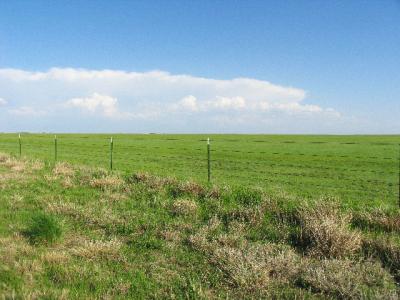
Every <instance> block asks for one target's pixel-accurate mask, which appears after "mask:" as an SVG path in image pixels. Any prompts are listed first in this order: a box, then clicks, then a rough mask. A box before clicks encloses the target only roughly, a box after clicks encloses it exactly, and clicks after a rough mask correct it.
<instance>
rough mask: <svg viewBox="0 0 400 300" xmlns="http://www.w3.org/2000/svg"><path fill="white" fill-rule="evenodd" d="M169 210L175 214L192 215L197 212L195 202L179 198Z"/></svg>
mask: <svg viewBox="0 0 400 300" xmlns="http://www.w3.org/2000/svg"><path fill="white" fill-rule="evenodd" d="M171 212H172V214H173V215H176V216H193V215H195V214H196V212H197V204H196V202H194V201H193V200H189V199H179V200H176V201H175V202H174V203H173V204H172V208H171Z"/></svg>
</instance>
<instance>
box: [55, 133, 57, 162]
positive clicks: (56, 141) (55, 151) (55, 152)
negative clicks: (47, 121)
mask: <svg viewBox="0 0 400 300" xmlns="http://www.w3.org/2000/svg"><path fill="white" fill-rule="evenodd" d="M54 162H55V163H56V162H57V135H54Z"/></svg>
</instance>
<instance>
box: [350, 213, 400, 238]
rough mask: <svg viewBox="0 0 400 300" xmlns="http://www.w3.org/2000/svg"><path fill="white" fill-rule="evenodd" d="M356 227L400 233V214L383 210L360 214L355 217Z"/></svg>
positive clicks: (353, 221) (354, 223)
mask: <svg viewBox="0 0 400 300" xmlns="http://www.w3.org/2000/svg"><path fill="white" fill-rule="evenodd" d="M352 223H353V225H354V226H356V227H359V228H363V229H370V230H377V231H383V232H400V214H399V213H397V212H396V213H389V212H385V211H383V210H381V209H377V210H374V211H372V212H358V213H356V214H354V215H353V220H352Z"/></svg>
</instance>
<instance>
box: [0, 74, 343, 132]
mask: <svg viewBox="0 0 400 300" xmlns="http://www.w3.org/2000/svg"><path fill="white" fill-rule="evenodd" d="M306 96H307V94H306V92H305V91H304V90H303V89H300V88H294V87H286V86H281V85H276V84H272V83H270V82H268V81H262V80H257V79H251V78H234V79H231V80H220V79H212V78H202V77H195V76H190V75H173V74H170V73H167V72H162V71H151V72H125V71H116V70H86V69H72V68H53V69H50V70H48V71H45V72H30V71H25V70H19V69H0V116H1V117H2V120H3V122H1V121H0V125H1V126H2V127H3V131H6V130H19V127H24V128H21V129H24V130H46V131H54V130H58V131H81V132H82V131H86V132H96V131H113V130H114V131H115V130H117V131H121V132H148V131H156V132H209V131H212V132H274V131H277V130H278V129H280V130H282V129H285V130H286V131H288V132H290V131H291V130H294V131H295V129H299V124H303V125H304V126H305V127H304V128H306V127H307V126H313V124H315V123H321V125H322V126H323V125H324V124H328V123H329V124H330V123H332V122H335V121H336V120H338V119H340V118H341V116H340V114H339V113H338V112H337V111H335V110H334V109H332V108H325V107H321V106H319V105H317V104H313V103H308V102H309V101H307V99H306ZM5 99H7V101H6V100H5ZM16 116H24V120H23V121H21V120H17V119H16V118H15V117H16ZM70 120H73V122H71V121H70ZM307 124H308V125H307ZM306 125H307V126H306ZM278 131H279V130H278Z"/></svg>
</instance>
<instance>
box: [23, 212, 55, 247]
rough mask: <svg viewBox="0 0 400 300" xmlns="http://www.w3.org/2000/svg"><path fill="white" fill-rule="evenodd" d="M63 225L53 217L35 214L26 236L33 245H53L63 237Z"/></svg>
mask: <svg viewBox="0 0 400 300" xmlns="http://www.w3.org/2000/svg"><path fill="white" fill-rule="evenodd" d="M61 233H62V229H61V225H60V224H59V222H58V221H57V219H55V218H54V217H53V216H51V215H47V214H44V213H38V214H35V215H34V216H33V217H32V219H31V220H30V223H29V225H28V228H27V229H26V230H25V232H24V234H25V235H26V236H27V237H28V239H29V241H30V242H31V243H32V244H35V245H38V244H52V243H54V242H55V241H56V240H57V239H59V238H60V237H61Z"/></svg>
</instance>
